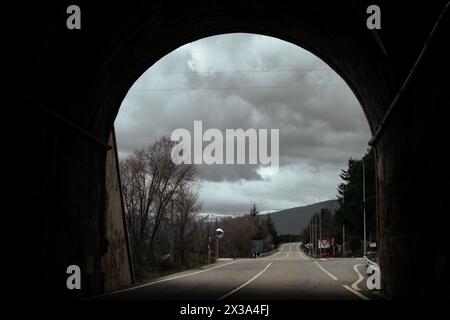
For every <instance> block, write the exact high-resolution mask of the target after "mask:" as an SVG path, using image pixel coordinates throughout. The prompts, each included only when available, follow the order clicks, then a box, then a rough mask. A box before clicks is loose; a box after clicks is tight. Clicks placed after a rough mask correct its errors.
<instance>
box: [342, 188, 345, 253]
mask: <svg viewBox="0 0 450 320" xmlns="http://www.w3.org/2000/svg"><path fill="white" fill-rule="evenodd" d="M342 203H343V204H345V186H344V188H343V191H342ZM344 208H345V205H344V206H343V207H342V210H344ZM344 217H345V214H344ZM344 219H345V218H344ZM342 255H343V256H345V223H344V224H343V225H342Z"/></svg>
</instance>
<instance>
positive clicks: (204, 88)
mask: <svg viewBox="0 0 450 320" xmlns="http://www.w3.org/2000/svg"><path fill="white" fill-rule="evenodd" d="M345 86H346V85H345V84H304V85H295V86H248V87H202V88H133V89H131V91H195V90H242V89H244V90H247V89H296V88H303V87H310V88H315V87H345Z"/></svg>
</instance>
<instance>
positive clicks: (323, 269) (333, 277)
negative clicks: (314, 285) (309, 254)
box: [315, 261, 338, 280]
mask: <svg viewBox="0 0 450 320" xmlns="http://www.w3.org/2000/svg"><path fill="white" fill-rule="evenodd" d="M315 263H316V264H317V266H318V267H319V268H320V269H322V271H323V272H325V273H326V274H327V275H329V276H330V277H331V278H332V279H334V280H338V278H336V277H335V276H333V275H332V274H331V273H329V272H328V271H327V270H325V268H324V267H322V266H321V265H320V264H319V263H318V262H317V261H315Z"/></svg>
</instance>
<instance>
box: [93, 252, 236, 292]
mask: <svg viewBox="0 0 450 320" xmlns="http://www.w3.org/2000/svg"><path fill="white" fill-rule="evenodd" d="M235 262H238V260H234V261H230V262H227V263H224V264H220V265H218V266H215V267H212V268H208V269H203V270H199V271H195V272H191V273H187V274H182V275H179V276H175V277H171V278H166V279H161V280H156V281H153V282H149V283H145V284H141V285H138V286H135V287H131V288H126V289H121V290H117V291H113V292H109V293H105V294H103V295H101V296H97V297H104V296H110V295H114V294H118V293H122V292H127V291H131V290H135V289H140V288H144V287H148V286H151V285H153V284H157V283H161V282H166V281H171V280H175V279H179V278H184V277H189V276H193V275H196V274H199V273H204V272H208V271H210V270H214V269H218V268H221V267H225V266H227V265H229V264H232V263H235ZM97 297H96V298H97Z"/></svg>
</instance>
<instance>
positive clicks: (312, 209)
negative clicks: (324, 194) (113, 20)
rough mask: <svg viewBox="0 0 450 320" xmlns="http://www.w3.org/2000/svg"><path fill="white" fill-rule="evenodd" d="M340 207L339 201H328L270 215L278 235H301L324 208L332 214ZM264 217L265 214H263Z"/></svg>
mask: <svg viewBox="0 0 450 320" xmlns="http://www.w3.org/2000/svg"><path fill="white" fill-rule="evenodd" d="M337 207H338V202H337V200H327V201H322V202H318V203H314V204H310V205H307V206H303V207H295V208H291V209H285V210H281V211H277V212H272V213H270V218H271V219H272V220H273V222H274V224H275V227H276V228H277V231H278V234H280V235H281V234H299V233H300V232H302V230H303V229H304V228H305V227H306V226H307V225H308V222H309V220H310V219H311V217H312V216H313V214H314V213H316V212H319V211H320V209H322V208H328V209H330V210H331V211H332V212H334V209H336V208H337ZM262 215H263V216H264V214H262Z"/></svg>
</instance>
